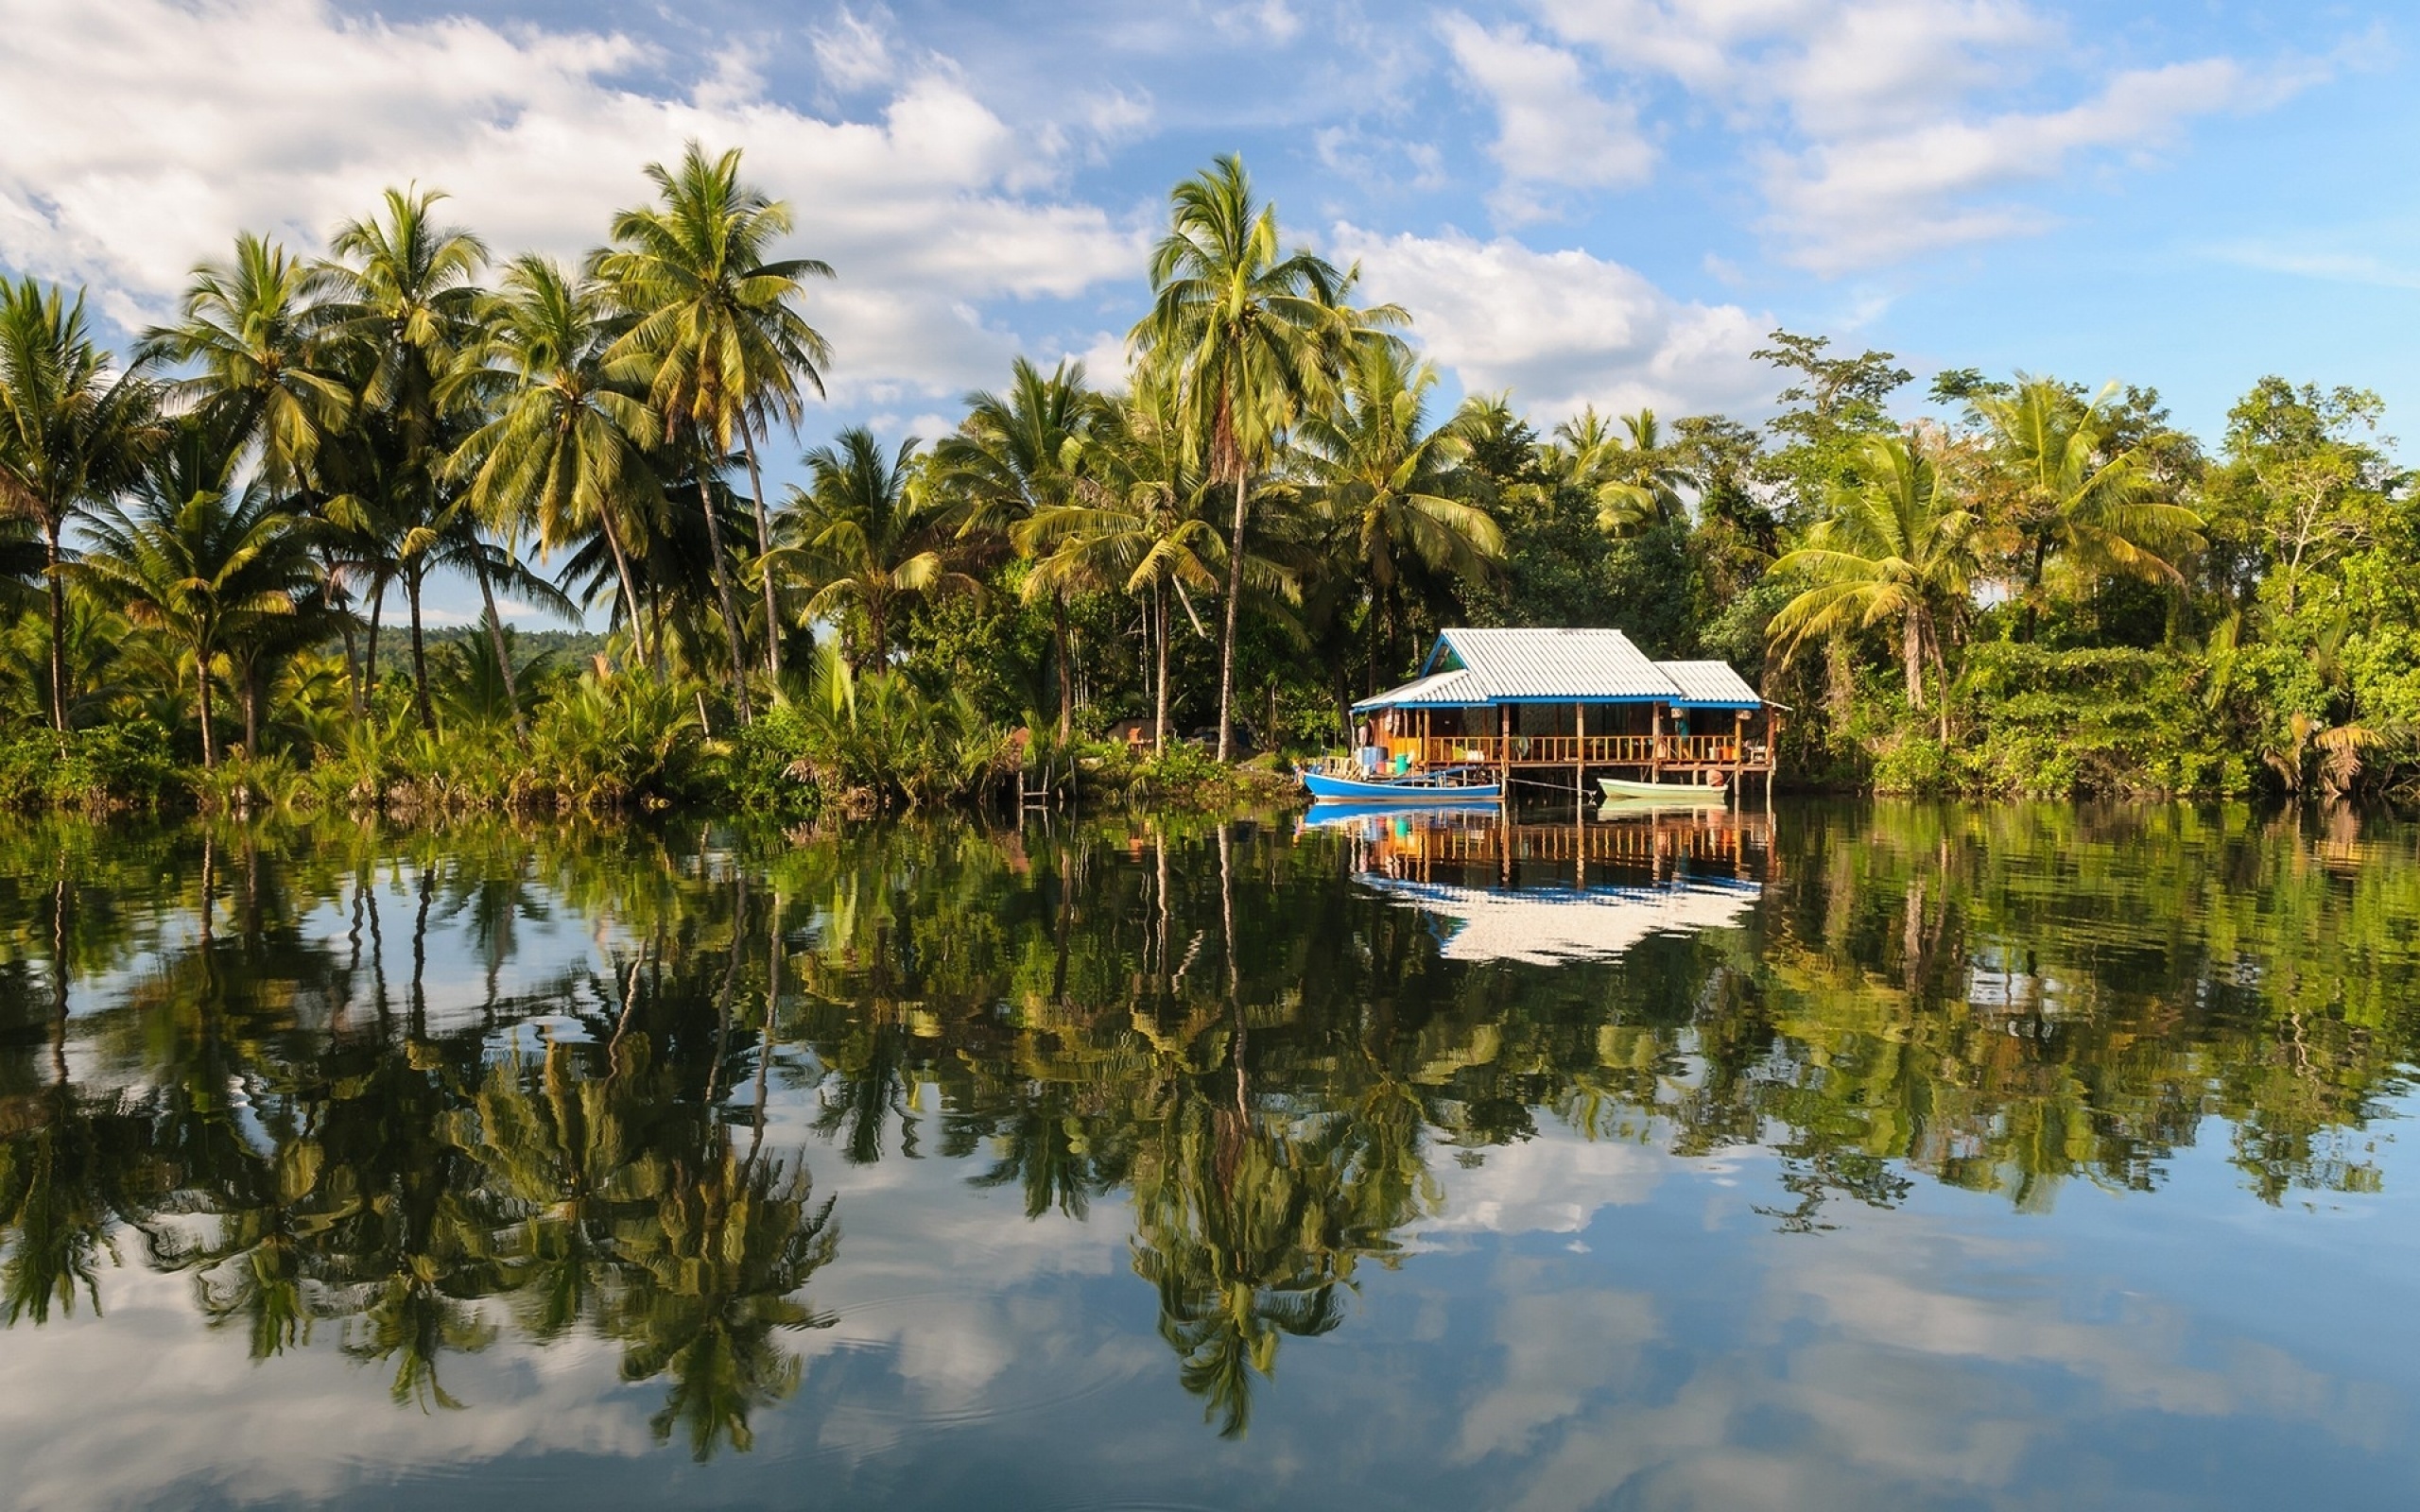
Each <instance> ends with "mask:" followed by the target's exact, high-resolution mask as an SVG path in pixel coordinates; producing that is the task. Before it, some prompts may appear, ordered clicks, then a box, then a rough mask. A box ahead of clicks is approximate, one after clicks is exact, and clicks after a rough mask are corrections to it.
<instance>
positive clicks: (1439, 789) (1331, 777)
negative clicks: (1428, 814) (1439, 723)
mask: <svg viewBox="0 0 2420 1512" xmlns="http://www.w3.org/2000/svg"><path fill="white" fill-rule="evenodd" d="M1302 775H1303V786H1304V787H1305V788H1306V789H1308V790H1309V792H1310V795H1311V797H1313V798H1315V799H1319V800H1320V801H1321V802H1322V803H1425V804H1432V805H1433V804H1439V803H1493V802H1495V801H1496V800H1497V799H1501V798H1502V797H1503V796H1504V788H1503V785H1502V784H1501V783H1498V782H1494V781H1492V780H1490V778H1489V774H1488V770H1487V768H1486V767H1484V766H1437V767H1431V768H1428V769H1427V770H1425V771H1417V772H1405V773H1403V774H1402V775H1400V776H1393V777H1376V776H1371V777H1347V776H1344V775H1343V774H1342V773H1340V772H1336V771H1305V772H1304V773H1303V774H1302Z"/></svg>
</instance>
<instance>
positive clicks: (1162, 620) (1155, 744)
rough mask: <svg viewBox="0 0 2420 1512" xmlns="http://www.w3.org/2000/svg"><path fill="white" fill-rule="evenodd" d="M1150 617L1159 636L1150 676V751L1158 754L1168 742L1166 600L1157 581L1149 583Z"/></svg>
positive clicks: (1165, 747)
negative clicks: (1154, 668)
mask: <svg viewBox="0 0 2420 1512" xmlns="http://www.w3.org/2000/svg"><path fill="white" fill-rule="evenodd" d="M1151 618H1152V620H1153V621H1154V622H1155V623H1154V625H1153V628H1154V629H1155V630H1157V632H1158V633H1159V638H1160V644H1159V653H1158V654H1159V668H1158V672H1157V674H1156V675H1155V676H1154V677H1153V678H1152V679H1151V680H1152V682H1153V684H1154V692H1153V699H1154V707H1153V709H1152V711H1151V752H1152V754H1154V755H1157V754H1159V753H1160V752H1161V751H1164V750H1166V749H1167V744H1168V600H1167V594H1166V593H1162V592H1161V591H1160V585H1159V584H1158V583H1157V582H1153V583H1152V584H1151Z"/></svg>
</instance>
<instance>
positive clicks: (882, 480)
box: [759, 425, 979, 669]
mask: <svg viewBox="0 0 2420 1512" xmlns="http://www.w3.org/2000/svg"><path fill="white" fill-rule="evenodd" d="M923 444H924V442H923V441H922V440H921V439H920V438H917V437H913V436H910V437H908V438H907V439H906V440H904V441H902V442H900V443H899V449H898V451H897V452H896V453H895V454H892V455H885V454H884V451H883V446H882V443H881V442H880V441H879V440H876V439H875V438H874V434H873V432H872V431H870V430H868V429H866V428H865V427H864V426H862V425H854V426H851V427H850V428H849V429H847V430H844V431H842V432H841V433H840V434H839V435H838V437H837V438H834V440H833V443H832V444H831V445H829V446H819V447H817V448H815V450H813V451H811V452H809V453H807V454H806V467H807V472H809V474H810V480H809V484H808V486H807V487H806V488H804V489H795V488H794V489H792V490H790V496H789V500H788V502H787V504H786V505H785V506H784V507H783V511H782V512H783V516H784V519H783V521H782V524H783V531H784V534H785V535H786V536H787V537H788V538H789V539H790V540H791V541H795V542H796V543H795V544H793V545H785V546H777V547H775V548H774V550H773V551H772V552H771V553H770V554H769V556H768V557H767V558H765V560H764V562H763V563H762V564H761V566H760V568H759V570H760V571H763V572H767V573H771V572H794V573H797V574H799V575H800V576H803V577H804V579H805V580H806V581H808V582H809V583H811V584H813V585H815V587H814V591H813V593H812V596H810V597H809V598H808V599H807V601H806V605H805V607H804V610H803V614H802V617H804V618H805V619H809V620H813V619H819V618H828V617H831V616H834V615H837V614H838V613H839V612H840V610H843V609H845V608H847V607H848V606H850V605H852V604H854V605H856V607H857V609H858V610H860V611H862V612H863V613H864V615H865V617H866V627H867V643H868V644H867V645H866V647H865V650H864V654H863V656H862V657H861V658H860V659H859V662H860V665H863V666H871V667H873V668H875V669H882V668H885V667H887V666H888V665H889V663H890V617H891V614H892V611H893V610H894V609H895V608H896V607H897V606H898V605H899V603H900V602H901V601H903V600H905V599H908V598H914V597H917V596H920V595H929V594H933V593H949V592H956V591H973V590H977V588H978V586H979V585H977V583H976V581H975V579H974V578H972V577H970V576H967V575H966V574H964V573H961V572H959V571H957V570H955V569H953V568H952V567H951V566H950V565H949V561H948V558H945V557H944V556H943V555H942V548H943V546H944V545H945V544H946V542H947V541H948V540H949V539H950V536H951V530H950V524H949V517H950V513H951V511H950V509H949V507H947V506H945V505H942V504H940V503H938V502H936V501H935V500H934V498H933V496H932V491H931V490H930V489H929V488H928V487H927V485H926V481H925V479H924V478H923V477H921V476H919V475H918V472H919V469H918V465H917V456H916V454H917V449H918V448H919V447H921V446H922V445H923Z"/></svg>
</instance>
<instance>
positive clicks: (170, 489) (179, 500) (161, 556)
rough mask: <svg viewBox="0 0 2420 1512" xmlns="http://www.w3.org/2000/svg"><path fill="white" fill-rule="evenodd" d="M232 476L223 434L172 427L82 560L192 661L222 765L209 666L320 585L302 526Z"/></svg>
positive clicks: (96, 524)
mask: <svg viewBox="0 0 2420 1512" xmlns="http://www.w3.org/2000/svg"><path fill="white" fill-rule="evenodd" d="M237 474H238V462H237V455H236V453H235V449H234V448H233V446H231V445H230V444H229V438H226V437H224V436H222V435H214V434H213V433H212V431H211V429H210V428H209V427H208V426H207V425H204V424H201V423H195V422H188V423H186V424H183V425H181V426H179V427H178V432H177V435H176V436H175V438H173V440H172V441H171V442H170V444H169V445H168V446H167V447H166V448H165V449H164V451H163V453H162V454H161V455H160V456H159V457H158V458H157V459H155V460H154V462H153V463H152V465H151V466H150V467H149V468H148V469H147V471H146V472H145V474H144V476H143V477H142V479H141V480H140V481H139V482H138V483H137V484H136V486H135V487H134V488H133V489H132V490H130V494H129V496H128V497H127V498H125V499H123V500H120V501H116V502H112V503H111V504H109V505H106V506H103V507H101V508H100V509H99V510H98V511H97V512H96V513H95V516H94V518H93V521H92V524H91V538H92V539H91V544H90V546H89V548H88V549H87V550H86V552H85V554H84V558H83V560H82V561H81V562H79V563H78V564H77V570H78V572H79V573H80V574H81V575H82V576H84V577H85V578H86V580H87V581H89V582H90V583H91V584H92V585H93V587H94V588H95V590H96V591H97V592H98V593H101V594H102V595H103V596H105V597H107V598H109V599H111V600H112V601H113V602H115V603H116V604H118V605H119V606H120V607H121V608H122V609H123V610H125V612H126V614H127V617H128V618H130V619H131V620H133V621H134V622H135V623H136V624H138V625H145V626H149V627H154V628H156V629H158V630H159V631H161V632H162V633H163V634H164V635H165V636H167V637H168V638H169V639H170V640H171V641H172V642H173V643H174V644H176V646H177V647H178V649H179V650H181V651H182V652H183V653H184V654H185V656H186V657H187V658H189V659H190V660H191V662H192V665H193V669H194V683H195V708H196V713H198V714H199V720H200V725H201V764H202V765H203V766H204V767H209V766H212V765H216V761H217V743H216V733H215V730H214V727H213V724H212V720H211V708H210V705H211V697H210V682H211V675H212V669H213V666H214V664H215V662H216V661H217V659H218V657H219V656H220V654H221V653H223V652H224V651H226V650H227V648H228V646H229V644H230V643H231V641H233V639H234V638H236V637H238V636H241V635H243V634H244V633H246V631H247V630H248V629H249V628H251V627H252V626H253V625H254V623H255V622H258V621H264V620H273V619H277V618H281V617H285V616H290V615H292V614H293V613H294V612H295V607H296V605H297V603H298V601H300V600H301V599H302V596H303V595H304V594H306V593H308V592H309V591H310V590H311V588H312V586H313V584H314V582H315V575H314V574H313V572H312V570H311V562H310V557H309V553H308V550H307V544H306V542H305V540H304V537H303V528H302V521H301V520H300V519H299V518H298V517H296V516H295V515H294V514H293V513H292V512H291V511H289V510H288V509H286V508H285V503H284V501H283V500H282V499H281V498H280V497H279V496H278V495H277V494H276V493H275V492H274V491H273V490H270V489H269V488H268V485H267V484H266V483H265V482H264V481H262V480H261V479H259V478H258V477H254V478H253V479H251V480H250V481H248V482H247V481H240V480H239V478H238V475H237Z"/></svg>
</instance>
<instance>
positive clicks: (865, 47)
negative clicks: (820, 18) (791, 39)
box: [807, 6, 899, 90]
mask: <svg viewBox="0 0 2420 1512" xmlns="http://www.w3.org/2000/svg"><path fill="white" fill-rule="evenodd" d="M889 23H890V15H889V14H888V13H887V12H885V11H883V10H880V9H876V10H875V11H874V13H873V16H872V17H871V18H869V17H865V16H860V15H858V14H857V13H856V11H854V10H852V9H849V8H848V7H847V6H842V7H841V8H840V9H839V10H838V12H837V13H835V14H834V16H833V18H832V24H831V25H830V26H817V27H814V28H812V29H811V30H810V31H809V32H808V33H807V36H808V39H809V41H810V42H811V43H813V45H814V47H815V61H816V64H817V66H819V67H821V69H822V70H823V77H824V78H825V79H826V80H828V81H829V82H830V83H832V84H833V85H835V86H837V87H838V88H840V89H844V90H858V89H869V88H872V87H873V86H874V85H876V84H888V83H890V81H891V80H892V79H894V78H897V77H899V65H898V62H897V60H894V59H893V58H892V57H891V55H890V25H889Z"/></svg>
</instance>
